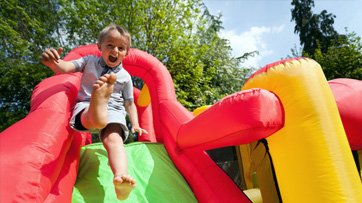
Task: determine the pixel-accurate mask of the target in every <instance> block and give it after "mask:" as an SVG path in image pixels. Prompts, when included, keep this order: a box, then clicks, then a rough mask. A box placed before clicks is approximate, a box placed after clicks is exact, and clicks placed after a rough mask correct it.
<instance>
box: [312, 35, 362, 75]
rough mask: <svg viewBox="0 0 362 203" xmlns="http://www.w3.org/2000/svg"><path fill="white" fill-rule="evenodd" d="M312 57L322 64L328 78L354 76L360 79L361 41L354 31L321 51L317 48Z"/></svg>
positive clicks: (361, 65) (361, 70)
mask: <svg viewBox="0 0 362 203" xmlns="http://www.w3.org/2000/svg"><path fill="white" fill-rule="evenodd" d="M314 56H315V57H314V59H315V60H316V61H317V62H318V63H319V64H320V65H321V66H322V68H323V71H324V74H325V75H326V77H327V79H328V80H331V79H335V78H354V79H359V80H362V43H361V38H360V37H357V36H356V34H355V33H350V34H348V35H347V38H340V39H339V40H338V42H336V43H335V44H334V45H332V46H330V47H328V50H327V51H326V52H325V53H323V52H322V51H321V48H318V49H317V50H316V52H315V54H314Z"/></svg>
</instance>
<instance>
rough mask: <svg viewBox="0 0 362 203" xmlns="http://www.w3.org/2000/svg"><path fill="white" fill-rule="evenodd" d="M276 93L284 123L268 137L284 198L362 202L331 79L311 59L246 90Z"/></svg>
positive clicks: (264, 76)
mask: <svg viewBox="0 0 362 203" xmlns="http://www.w3.org/2000/svg"><path fill="white" fill-rule="evenodd" d="M251 88H262V89H266V90H269V91H271V92H273V93H275V94H276V95H277V96H278V97H279V98H280V100H281V102H282V105H283V107H284V111H285V126H284V127H283V128H282V129H281V130H279V131H278V132H276V133H275V134H273V135H272V136H270V137H268V138H267V141H268V145H269V149H270V154H271V156H272V160H273V164H274V167H275V172H276V176H277V180H278V184H279V189H280V193H281V196H282V201H283V202H318V203H320V202H362V185H361V181H360V179H359V177H358V174H357V173H356V172H355V171H356V169H355V165H354V161H353V157H352V154H351V150H350V148H349V144H348V141H347V138H346V135H345V132H344V129H343V126H342V122H341V120H340V117H339V113H338V109H337V105H336V103H335V100H334V97H333V95H332V92H331V90H330V88H329V85H328V83H327V80H326V79H325V76H324V74H323V72H322V70H321V68H320V66H319V64H318V63H316V62H315V61H313V60H310V59H299V60H292V61H290V62H286V63H284V64H280V65H276V66H274V67H272V68H270V69H269V70H268V71H267V72H264V73H260V74H258V75H256V76H255V77H253V78H251V79H249V80H248V81H247V83H246V84H245V85H244V87H243V90H246V89H251Z"/></svg>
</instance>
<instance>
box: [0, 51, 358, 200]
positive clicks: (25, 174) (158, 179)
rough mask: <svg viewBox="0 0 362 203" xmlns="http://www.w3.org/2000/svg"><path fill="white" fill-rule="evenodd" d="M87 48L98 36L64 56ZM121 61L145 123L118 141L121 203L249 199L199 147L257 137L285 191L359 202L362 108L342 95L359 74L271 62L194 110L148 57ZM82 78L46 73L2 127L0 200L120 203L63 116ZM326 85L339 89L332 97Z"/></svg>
mask: <svg viewBox="0 0 362 203" xmlns="http://www.w3.org/2000/svg"><path fill="white" fill-rule="evenodd" d="M90 54H92V55H97V56H100V52H99V51H98V49H97V46H96V45H87V46H82V47H79V48H76V49H74V50H72V51H71V52H70V53H69V54H68V55H67V56H66V57H65V58H64V60H72V59H76V58H79V57H82V56H85V55H90ZM122 63H123V66H124V68H125V69H127V71H128V72H129V73H130V74H131V75H133V76H135V77H138V78H140V79H142V80H143V82H144V84H145V86H144V87H143V88H142V90H138V89H135V90H134V94H135V98H136V99H137V102H136V104H137V108H138V113H139V115H138V116H139V121H140V125H141V126H142V127H143V128H145V129H146V130H147V131H148V132H149V134H148V135H147V136H141V137H139V142H135V143H131V144H127V145H126V151H127V156H128V160H129V173H130V174H131V175H132V176H134V177H135V179H136V180H137V187H136V189H135V190H134V191H133V192H132V193H131V195H130V196H129V198H128V199H127V200H126V201H125V202H157V203H158V202H204V203H212V202H215V203H219V202H220V203H221V202H235V203H240V202H250V201H251V200H250V198H249V197H248V196H247V195H246V194H245V193H244V191H243V190H241V189H240V188H239V187H237V186H236V184H235V183H234V182H233V181H232V179H231V178H229V177H228V176H227V175H226V174H225V172H224V171H223V170H222V169H220V168H219V167H218V166H217V165H216V164H215V163H214V162H213V160H212V159H211V158H210V157H209V155H208V154H207V153H206V152H205V150H209V149H215V148H220V147H225V146H238V145H242V144H249V143H255V142H258V141H260V140H264V141H265V142H266V143H267V144H268V149H269V152H270V156H271V158H272V160H273V166H274V169H275V177H276V180H277V185H278V189H279V191H280V195H279V196H280V199H281V200H282V201H284V202H362V193H361V191H362V185H361V180H360V178H359V175H358V172H357V170H356V166H355V164H354V160H353V156H352V153H351V147H352V148H353V149H360V148H361V146H362V145H361V136H360V135H359V134H358V132H361V131H360V129H356V128H354V127H355V125H357V126H361V117H360V115H362V113H361V108H358V105H355V107H356V108H355V109H353V112H349V111H350V107H349V105H348V104H347V105H346V102H347V103H348V102H351V100H353V101H354V102H357V103H358V102H360V101H361V98H362V97H361V88H360V87H361V83H360V81H354V83H355V85H351V84H352V83H351V82H350V81H349V80H348V81H347V82H346V83H345V81H343V80H342V81H339V80H337V81H334V82H333V83H330V84H329V83H328V82H327V81H326V79H325V77H324V75H323V72H322V70H321V68H320V67H319V65H318V64H317V63H316V62H314V61H313V60H310V59H304V58H300V59H289V60H285V61H280V62H277V63H273V64H270V65H267V66H266V67H264V68H262V69H261V70H259V71H258V72H256V73H255V74H253V75H252V76H251V77H250V78H249V80H248V81H247V82H246V84H245V86H244V87H243V89H242V91H240V92H236V93H234V94H231V95H229V96H227V97H225V98H223V99H221V100H220V101H218V102H217V103H215V104H213V105H211V106H209V107H208V108H205V109H203V111H202V112H199V113H197V115H196V114H195V115H194V114H193V113H192V112H189V111H188V110H187V109H185V108H184V107H183V106H182V105H181V104H180V103H179V102H178V101H177V99H176V94H175V90H174V86H173V82H172V78H171V76H170V74H169V72H168V71H167V69H166V67H165V66H164V65H163V64H162V63H161V62H160V61H158V60H157V59H156V58H154V57H152V56H151V55H149V54H147V53H145V52H143V51H140V50H137V49H131V50H130V53H129V54H128V56H127V57H126V58H125V59H124V60H123V62H122ZM346 80H347V79H346ZM79 81H80V74H79V73H75V74H64V75H55V76H53V77H50V78H47V79H45V80H43V81H42V82H41V83H40V84H39V85H37V87H36V88H35V89H34V92H33V95H32V98H31V110H30V112H29V114H28V116H26V117H25V118H24V119H22V120H21V121H19V122H17V123H16V124H14V125H13V126H11V127H9V128H8V129H6V130H5V131H3V132H2V133H1V134H0V154H1V159H0V180H1V181H0V202H2V203H3V202H4V203H7V202H62V203H63V202H107V203H108V202H117V199H116V196H115V192H114V190H113V185H112V179H113V177H112V172H111V171H110V168H109V166H108V164H107V157H106V156H107V155H106V154H107V153H106V152H105V149H104V148H103V146H102V145H101V144H99V143H95V144H90V140H91V135H90V134H87V133H79V132H75V131H73V130H72V129H71V128H70V127H69V125H68V122H69V118H70V114H71V109H72V108H73V106H74V104H75V98H76V95H77V90H78V88H79ZM346 84H348V85H346ZM341 86H342V87H341ZM343 88H347V89H349V90H350V91H351V92H357V93H358V94H359V96H358V94H357V93H356V94H352V95H351V94H348V93H347V92H346V91H345V89H343ZM331 89H340V90H339V91H341V92H342V93H345V94H342V93H341V94H340V93H338V95H341V96H340V97H335V96H334V95H333V93H334V92H332V90H331ZM339 91H336V92H339ZM342 110H343V112H347V113H342ZM340 111H341V113H340ZM341 118H342V119H341ZM351 122H352V123H351ZM353 122H355V123H353ZM347 123H348V124H347ZM356 123H357V124H356ZM347 128H348V129H349V130H347ZM346 134H347V135H346ZM347 138H348V139H347ZM263 190H264V189H262V188H261V189H260V191H261V192H262V193H263ZM263 198H264V196H263ZM265 202H267V201H266V200H265Z"/></svg>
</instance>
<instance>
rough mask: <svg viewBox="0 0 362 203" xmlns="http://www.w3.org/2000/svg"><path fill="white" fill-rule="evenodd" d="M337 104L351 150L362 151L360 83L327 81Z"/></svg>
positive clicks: (358, 81) (361, 85) (357, 81)
mask: <svg viewBox="0 0 362 203" xmlns="http://www.w3.org/2000/svg"><path fill="white" fill-rule="evenodd" d="M328 83H329V85H330V87H331V89H332V92H333V94H334V97H335V99H336V102H337V106H338V110H339V114H340V116H341V119H342V122H343V126H344V130H345V131H346V135H347V138H348V141H349V144H350V146H351V149H352V150H360V149H362V81H361V80H355V79H347V78H339V79H334V80H330V81H328Z"/></svg>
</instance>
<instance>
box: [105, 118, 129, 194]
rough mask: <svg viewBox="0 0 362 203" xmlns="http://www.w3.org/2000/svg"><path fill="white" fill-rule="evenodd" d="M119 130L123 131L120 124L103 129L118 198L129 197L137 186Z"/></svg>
mask: <svg viewBox="0 0 362 203" xmlns="http://www.w3.org/2000/svg"><path fill="white" fill-rule="evenodd" d="M119 132H123V130H122V127H121V126H120V125H119V124H112V123H111V124H109V125H107V127H106V128H105V129H103V130H102V142H103V145H104V147H105V148H106V150H107V153H108V161H109V165H110V166H111V169H112V172H113V174H114V179H113V182H114V186H115V190H116V194H117V198H118V199H120V200H124V199H127V197H128V195H129V194H130V192H131V191H132V190H133V189H134V187H135V186H136V181H135V180H134V179H133V178H132V177H131V176H129V175H128V163H127V155H126V151H125V148H124V145H123V139H122V137H121V136H120V134H119Z"/></svg>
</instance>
